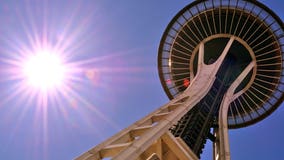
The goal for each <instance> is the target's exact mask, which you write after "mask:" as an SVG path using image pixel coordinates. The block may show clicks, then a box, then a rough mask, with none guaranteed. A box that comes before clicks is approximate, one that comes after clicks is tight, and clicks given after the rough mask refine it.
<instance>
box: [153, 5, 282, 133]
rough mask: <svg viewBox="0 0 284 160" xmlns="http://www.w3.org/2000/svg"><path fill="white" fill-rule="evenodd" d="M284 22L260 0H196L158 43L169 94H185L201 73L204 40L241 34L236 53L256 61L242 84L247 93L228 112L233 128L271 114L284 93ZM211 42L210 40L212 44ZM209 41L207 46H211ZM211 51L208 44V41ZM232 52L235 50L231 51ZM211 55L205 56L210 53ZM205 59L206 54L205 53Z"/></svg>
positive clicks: (241, 57)
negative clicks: (199, 57)
mask: <svg viewBox="0 0 284 160" xmlns="http://www.w3.org/2000/svg"><path fill="white" fill-rule="evenodd" d="M283 30H284V25H283V22H282V21H281V19H280V18H279V17H278V16H277V15H276V14H274V13H273V12H272V11H271V10H270V9H269V8H267V7H266V6H264V5H263V4H261V3H259V2H257V1H242V0H235V1H234V0H228V1H214V0H213V1H211V0H209V1H204V0H202V1H195V2H193V3H191V4H190V5H188V6H186V7H185V8H184V9H183V10H181V11H180V12H179V13H178V14H177V15H176V16H175V17H174V18H173V20H172V21H171V22H170V24H169V25H168V27H167V29H166V31H165V32H164V35H163V37H162V40H161V43H160V48H159V57H158V65H159V74H160V79H161V83H162V85H163V87H164V90H165V91H166V93H167V95H168V97H169V98H170V99H173V98H174V97H176V96H177V95H179V94H180V93H182V92H183V91H184V90H185V89H186V87H187V85H185V83H189V82H191V81H192V80H193V79H194V77H195V74H196V63H195V61H196V60H194V59H196V57H197V56H196V53H197V51H198V45H199V44H200V42H202V41H204V40H206V39H207V41H209V42H210V40H212V39H215V40H216V41H217V40H218V39H219V40H220V39H222V38H223V39H224V38H225V37H229V36H232V35H233V36H236V37H237V41H238V42H239V43H240V44H241V45H240V44H237V43H235V44H233V45H235V46H236V47H235V48H236V50H242V48H244V49H243V51H244V52H247V53H245V54H243V55H240V54H242V53H238V52H236V53H232V54H235V56H238V57H239V59H249V58H251V59H252V60H255V61H256V66H255V67H254V69H253V71H251V73H250V74H249V75H248V77H247V80H246V83H245V84H243V85H241V86H242V87H243V88H238V90H243V91H244V93H242V95H240V96H239V97H238V98H237V99H236V100H234V101H233V102H232V103H231V104H230V107H229V111H228V124H229V127H230V128H239V127H244V126H247V125H250V124H253V123H256V122H258V121H260V120H261V119H263V118H265V117H266V116H268V115H269V114H270V113H272V112H273V111H274V110H275V109H276V108H277V107H278V106H279V105H280V104H281V103H282V101H283V98H284V96H283V95H284V94H283V92H284V69H283V67H284V62H283V57H284V31H283ZM209 42H208V43H209ZM212 47H214V46H211V48H210V44H208V49H207V50H210V49H212ZM205 50H206V46H205ZM232 52H233V51H232ZM206 56H207V57H208V55H205V57H206ZM205 59H206V58H205Z"/></svg>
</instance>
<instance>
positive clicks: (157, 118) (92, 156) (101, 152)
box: [76, 36, 254, 160]
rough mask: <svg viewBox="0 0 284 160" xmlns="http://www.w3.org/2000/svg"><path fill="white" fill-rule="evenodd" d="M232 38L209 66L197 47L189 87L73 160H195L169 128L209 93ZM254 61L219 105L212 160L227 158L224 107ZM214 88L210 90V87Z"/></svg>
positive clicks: (202, 49)
mask: <svg viewBox="0 0 284 160" xmlns="http://www.w3.org/2000/svg"><path fill="white" fill-rule="evenodd" d="M234 39H235V37H233V36H232V37H230V40H229V41H228V43H227V45H226V47H225V49H224V50H223V52H222V54H221V56H220V57H219V58H218V59H217V60H216V61H215V62H214V63H213V64H210V65H206V64H205V63H204V43H200V45H199V56H198V69H197V74H196V77H195V78H194V79H193V81H192V82H191V84H190V86H189V87H188V88H187V89H186V90H185V91H184V92H183V93H181V94H180V95H178V96H177V97H176V98H175V99H173V100H171V101H170V102H169V103H167V104H165V105H164V106H162V107H160V108H159V109H157V110H156V111H154V112H152V113H151V114H149V115H147V116H146V117H144V118H143V119H141V120H139V121H137V122H135V123H134V124H133V125H131V126H129V127H128V128H126V129H124V130H122V131H121V132H119V133H117V134H116V135H114V136H113V137H111V138H110V139H108V140H106V141H105V142H103V143H101V144H99V145H98V146H96V147H94V148H92V149H91V150H89V151H88V152H86V153H84V154H83V155H81V156H80V157H78V158H77V159H76V160H101V159H104V158H112V159H114V160H136V159H138V160H139V159H140V160H145V159H147V160H156V159H159V160H179V159H181V160H197V159H198V157H197V155H196V153H194V151H192V149H190V148H189V147H188V145H187V144H186V143H185V141H184V139H182V138H180V137H174V136H173V135H172V134H171V133H170V132H169V129H170V128H171V127H172V126H173V125H175V124H177V123H178V121H179V120H180V119H181V118H182V117H183V116H184V115H185V114H187V113H188V112H189V111H191V110H192V109H193V107H194V106H196V105H197V104H198V103H200V102H201V101H202V99H203V98H204V97H205V96H206V95H207V94H208V92H210V90H211V89H212V87H213V84H214V82H215V81H216V75H217V72H218V70H219V69H220V67H221V64H222V63H223V62H224V59H225V57H226V55H227V53H228V50H229V49H230V47H231V45H232V43H233V41H234ZM253 66H254V62H252V63H250V65H249V66H248V67H247V68H246V69H245V70H244V71H243V72H242V74H241V75H240V76H239V77H238V78H237V79H236V80H235V81H234V82H233V83H232V85H231V86H230V87H229V89H228V90H227V92H226V94H225V95H224V98H223V100H222V102H221V105H220V109H221V110H224V112H221V113H222V114H221V115H219V116H220V117H221V118H220V117H219V122H218V124H219V128H218V133H217V137H216V138H217V140H216V141H217V142H218V143H216V147H215V150H216V157H215V158H216V159H220V160H223V159H229V157H230V156H229V154H230V153H229V147H228V134H227V132H228V131H227V129H228V127H227V112H226V110H228V106H229V104H230V102H231V100H233V99H234V98H236V97H237V96H238V93H236V94H234V92H235V89H236V87H237V86H238V85H239V84H240V83H241V82H242V80H243V79H244V78H245V77H246V75H247V74H248V73H249V71H250V70H251V69H252V67H253ZM213 89H214V88H213Z"/></svg>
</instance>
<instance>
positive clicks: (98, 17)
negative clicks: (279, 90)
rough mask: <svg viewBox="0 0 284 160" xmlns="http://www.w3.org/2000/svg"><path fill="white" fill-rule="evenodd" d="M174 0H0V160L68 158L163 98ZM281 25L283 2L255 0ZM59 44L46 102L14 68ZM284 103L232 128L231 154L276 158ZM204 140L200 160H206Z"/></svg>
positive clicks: (208, 148) (283, 141) (262, 159)
mask: <svg viewBox="0 0 284 160" xmlns="http://www.w3.org/2000/svg"><path fill="white" fill-rule="evenodd" d="M190 2H191V1H188V0H187V1H186V0H180V1H173V0H156V1H150V0H144V1H133V0H121V1H114V0H103V1H99V0H49V1H47V0H43V1H39V0H23V1H20V0H19V1H16V0H0V24H1V25H0V77H1V78H0V89H1V92H0V98H1V102H0V117H1V120H0V159H7V160H18V159H22V160H65V159H66V160H67V159H73V158H75V157H77V156H79V155H80V154H82V153H84V152H85V151H87V150H88V149H90V148H92V147H93V146H95V145H96V144H98V143H100V142H102V141H103V140H105V139H107V138H108V137H110V136H112V135H113V134H115V133H116V132H118V131H119V130H121V129H123V128H125V127H127V126H128V125H130V124H132V123H133V122H135V121H136V120H138V119H140V118H142V117H143V116H145V115H147V114H148V113H149V112H151V111H153V110H154V109H156V108H158V107H160V106H161V105H163V104H165V103H166V102H168V98H167V97H166V94H165V93H164V91H163V89H162V86H161V84H160V80H159V77H158V70H157V54H158V53H157V52H158V46H159V41H160V38H161V36H162V34H163V32H164V30H165V28H166V26H167V25H168V23H169V22H170V20H171V19H172V18H173V17H174V15H175V14H176V13H177V12H178V11H179V10H181V9H182V8H183V7H184V6H186V5H187V4H189V3H190ZM261 2H263V3H264V4H265V5H267V6H269V7H270V8H271V9H272V10H274V11H275V12H276V13H277V14H278V15H279V16H280V17H281V19H282V20H283V19H284V11H283V6H284V2H283V1H280V0H271V1H268V0H261ZM41 44H48V45H49V46H59V47H61V48H62V50H63V53H62V55H63V56H64V61H65V62H66V63H67V64H68V66H71V69H70V70H71V71H70V74H72V75H70V77H68V81H67V82H66V84H65V85H64V87H62V88H59V89H57V90H56V91H53V92H50V93H48V94H47V96H43V95H42V93H41V92H39V91H36V90H35V89H33V88H29V87H28V86H25V85H26V84H25V83H23V80H22V79H21V78H22V77H21V76H19V74H20V73H19V72H20V71H19V68H18V66H19V65H20V64H21V62H22V59H23V58H24V57H25V56H26V55H28V54H29V53H27V52H28V51H29V50H32V48H35V45H41ZM283 122H284V106H283V105H282V106H280V107H279V108H278V109H277V110H276V111H275V112H274V113H273V114H272V115H271V116H269V117H268V118H266V119H265V120H263V121H261V122H260V123H257V124H256V125H253V126H250V127H246V128H242V129H238V130H232V131H230V146H231V156H232V159H233V160H238V159H258V160H267V159H281V158H283V153H282V152H283V151H284V150H283V144H284V139H283V135H284V125H283ZM211 146H212V144H211V142H209V141H208V145H206V148H205V151H204V154H203V155H202V156H201V158H202V159H205V160H207V159H212V158H211V157H212V151H211V150H212V147H211Z"/></svg>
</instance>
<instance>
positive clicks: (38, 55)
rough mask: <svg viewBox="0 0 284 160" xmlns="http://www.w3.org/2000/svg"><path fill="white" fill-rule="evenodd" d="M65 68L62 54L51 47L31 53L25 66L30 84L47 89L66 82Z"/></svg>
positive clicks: (24, 72) (25, 74) (26, 76)
mask: <svg viewBox="0 0 284 160" xmlns="http://www.w3.org/2000/svg"><path fill="white" fill-rule="evenodd" d="M65 70H66V69H65V66H64V64H63V60H62V58H61V57H60V55H59V54H58V53H56V52H54V51H52V50H49V49H41V50H38V51H36V52H35V53H33V54H31V55H30V56H29V57H28V58H27V60H26V62H25V63H24V66H23V74H24V77H25V79H26V81H27V83H28V85H30V86H32V87H34V88H36V89H40V90H45V91H46V90H49V89H54V88H58V87H60V86H61V85H62V84H63V83H64V78H65Z"/></svg>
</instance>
